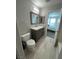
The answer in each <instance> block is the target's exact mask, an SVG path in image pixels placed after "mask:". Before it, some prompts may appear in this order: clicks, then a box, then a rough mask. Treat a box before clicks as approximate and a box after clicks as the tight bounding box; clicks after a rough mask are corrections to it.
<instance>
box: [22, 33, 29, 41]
mask: <svg viewBox="0 0 79 59" xmlns="http://www.w3.org/2000/svg"><path fill="white" fill-rule="evenodd" d="M21 39H22V40H23V41H27V40H29V39H30V33H26V34H23V35H21Z"/></svg>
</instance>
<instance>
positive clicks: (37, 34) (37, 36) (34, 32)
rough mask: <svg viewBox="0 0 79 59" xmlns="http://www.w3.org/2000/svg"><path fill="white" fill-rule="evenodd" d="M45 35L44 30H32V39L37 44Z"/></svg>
mask: <svg viewBox="0 0 79 59" xmlns="http://www.w3.org/2000/svg"><path fill="white" fill-rule="evenodd" d="M43 35H44V28H41V29H39V30H34V29H31V39H34V40H35V41H36V42H37V41H38V40H39V39H40V38H41V37H42V36H43Z"/></svg>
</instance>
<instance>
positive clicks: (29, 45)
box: [21, 33, 35, 51]
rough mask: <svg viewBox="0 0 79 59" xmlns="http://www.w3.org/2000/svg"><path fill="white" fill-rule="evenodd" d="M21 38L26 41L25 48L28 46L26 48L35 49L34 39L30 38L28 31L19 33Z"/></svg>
mask: <svg viewBox="0 0 79 59" xmlns="http://www.w3.org/2000/svg"><path fill="white" fill-rule="evenodd" d="M21 39H22V41H24V42H25V43H26V48H28V50H30V51H33V50H34V49H35V41H34V40H33V39H30V33H26V34H24V35H21Z"/></svg>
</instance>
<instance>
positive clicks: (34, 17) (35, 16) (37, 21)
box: [30, 12, 42, 25]
mask: <svg viewBox="0 0 79 59" xmlns="http://www.w3.org/2000/svg"><path fill="white" fill-rule="evenodd" d="M30 20H31V24H32V25H35V24H40V23H42V20H41V16H39V15H38V14H36V13H34V12H30Z"/></svg>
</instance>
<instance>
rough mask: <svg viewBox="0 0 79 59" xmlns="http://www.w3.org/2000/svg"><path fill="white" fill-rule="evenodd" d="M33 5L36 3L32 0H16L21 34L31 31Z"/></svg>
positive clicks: (17, 18) (17, 19)
mask: <svg viewBox="0 0 79 59" xmlns="http://www.w3.org/2000/svg"><path fill="white" fill-rule="evenodd" d="M33 6H35V5H34V4H33V3H32V2H31V1H30V0H16V21H17V26H18V30H19V34H20V35H23V34H25V33H27V32H29V31H30V30H29V29H30V26H31V22H30V11H32V10H33ZM37 8H38V7H37ZM38 9H39V8H38Z"/></svg>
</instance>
